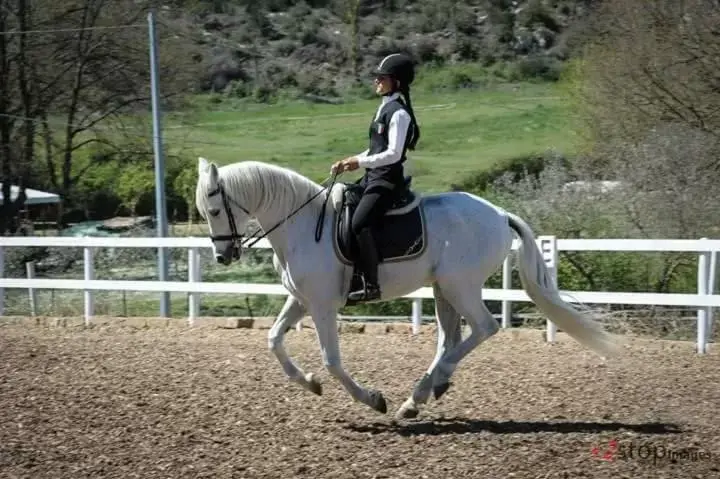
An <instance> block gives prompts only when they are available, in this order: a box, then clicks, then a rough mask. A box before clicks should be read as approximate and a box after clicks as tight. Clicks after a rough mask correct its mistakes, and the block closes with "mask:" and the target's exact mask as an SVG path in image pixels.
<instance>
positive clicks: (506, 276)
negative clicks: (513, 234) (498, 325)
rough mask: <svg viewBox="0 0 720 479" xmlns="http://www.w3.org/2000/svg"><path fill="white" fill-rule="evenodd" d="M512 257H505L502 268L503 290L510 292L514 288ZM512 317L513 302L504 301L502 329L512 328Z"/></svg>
mask: <svg viewBox="0 0 720 479" xmlns="http://www.w3.org/2000/svg"><path fill="white" fill-rule="evenodd" d="M511 257H512V255H508V256H506V257H505V261H503V267H502V289H503V290H508V289H510V288H512V265H511V264H510V258H511ZM511 316H512V301H508V300H506V299H505V300H503V302H502V328H503V329H507V328H509V327H510V319H511Z"/></svg>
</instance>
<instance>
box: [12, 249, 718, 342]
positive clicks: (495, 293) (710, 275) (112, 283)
mask: <svg viewBox="0 0 720 479" xmlns="http://www.w3.org/2000/svg"><path fill="white" fill-rule="evenodd" d="M518 246H519V242H518V241H517V240H515V241H513V246H512V248H513V250H515V249H517V248H518ZM537 246H538V248H539V250H540V252H541V253H542V255H543V258H544V260H545V263H546V265H547V266H548V268H549V269H550V272H551V274H552V275H553V277H554V279H555V281H556V282H557V262H558V252H559V251H596V252H597V251H618V252H687V253H698V282H697V283H698V288H697V294H679V293H670V294H665V293H628V292H619V291H618V292H608V291H599V292H596V291H565V290H561V296H562V297H563V299H565V300H566V301H568V302H570V303H590V304H635V305H640V304H646V305H658V306H660V305H662V306H690V307H698V310H697V352H698V354H704V353H706V352H707V341H708V338H709V337H710V331H711V328H712V317H713V308H714V307H720V295H715V294H713V293H714V288H715V277H716V264H717V253H718V251H720V240H709V239H705V238H703V239H699V240H677V239H658V240H647V239H640V240H637V239H557V238H556V237H554V236H540V237H539V238H538V240H537ZM10 247H67V248H83V253H84V254H83V259H84V261H83V269H84V275H83V279H36V278H27V279H25V278H6V277H5V274H4V252H5V249H6V248H10ZM211 247H212V244H211V242H210V240H209V239H208V238H200V237H178V238H155V237H148V238H117V237H84V238H77V237H0V316H2V315H3V305H4V288H19V289H28V290H30V291H32V290H34V289H62V290H82V291H84V313H85V322H86V323H88V324H89V322H90V321H91V319H92V317H93V314H94V311H93V310H94V303H93V292H94V291H144V292H178V293H189V297H188V322H189V323H190V324H192V323H193V321H194V319H195V318H197V316H198V314H199V309H200V294H220V293H226V294H264V295H287V294H288V291H287V290H286V289H285V288H284V287H283V286H282V285H279V284H262V283H226V282H202V281H201V277H200V254H199V252H200V250H201V249H205V248H211ZM98 248H183V249H187V250H188V280H187V282H184V281H135V280H96V279H95V268H94V261H93V256H94V251H95V250H97V249H98ZM253 248H259V249H267V248H270V244H269V243H268V242H267V240H261V241H259V242H258V243H257V244H255V245H254V246H253ZM511 261H512V258H511V257H508V258H507V259H506V260H505V262H504V264H503V268H502V286H503V287H502V288H501V289H493V288H484V289H483V291H482V294H483V298H484V299H486V300H495V301H501V302H502V314H501V318H502V319H501V322H502V327H503V328H507V327H509V325H510V311H511V309H510V307H511V303H512V302H514V301H522V302H527V301H530V298H529V297H528V296H527V294H526V293H525V292H524V291H522V290H516V289H511V282H510V279H511V271H512V270H511ZM31 296H32V295H31ZM404 298H408V299H412V300H413V308H412V311H413V312H412V322H413V326H414V330H415V331H417V328H418V327H419V325H420V322H421V319H422V318H421V312H422V308H421V301H422V300H423V299H432V298H433V294H432V288H429V287H422V288H419V289H417V290H416V291H413V292H412V293H410V294H407V295H405V296H404ZM546 327H547V333H546V338H547V340H548V341H554V339H555V333H556V326H555V325H554V324H553V323H552V322H551V321H547V325H546Z"/></svg>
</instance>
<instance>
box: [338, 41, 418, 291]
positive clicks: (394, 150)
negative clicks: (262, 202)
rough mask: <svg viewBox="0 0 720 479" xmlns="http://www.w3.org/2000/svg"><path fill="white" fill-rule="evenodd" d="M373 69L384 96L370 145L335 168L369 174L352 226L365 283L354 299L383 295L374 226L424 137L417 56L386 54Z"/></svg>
mask: <svg viewBox="0 0 720 479" xmlns="http://www.w3.org/2000/svg"><path fill="white" fill-rule="evenodd" d="M373 74H374V76H375V92H376V93H377V94H378V95H381V96H382V97H383V98H382V102H381V104H380V107H379V108H378V110H377V113H376V114H375V118H374V119H373V121H372V122H371V124H370V147H369V148H368V149H367V150H365V151H364V152H362V153H360V154H359V155H356V156H351V157H349V158H346V159H344V160H340V161H338V162H336V163H335V164H333V166H332V170H331V171H332V172H335V171H337V172H338V174H340V173H342V172H344V171H353V170H356V169H358V168H360V167H363V168H365V174H364V175H363V177H362V178H361V179H360V180H359V182H358V183H359V184H360V185H361V186H363V187H364V191H363V195H362V198H361V199H360V203H359V204H358V206H357V209H356V210H355V214H354V215H353V220H352V225H351V228H352V232H353V234H354V235H355V237H356V238H357V243H358V246H359V247H360V259H361V260H360V262H359V266H360V269H361V270H362V272H363V274H364V280H365V287H364V289H361V290H359V291H352V292H351V293H350V294H349V295H348V298H349V299H351V300H353V301H357V300H361V301H362V300H365V301H369V300H376V299H380V297H381V293H380V285H379V284H378V275H377V269H378V263H379V258H378V253H377V249H376V247H375V238H374V237H373V235H372V230H371V227H372V226H373V225H374V224H376V223H377V221H379V220H380V219H381V218H382V216H383V215H384V214H385V212H386V211H387V210H388V209H389V208H390V207H391V206H392V204H393V202H394V200H395V199H396V198H397V197H398V195H399V194H400V193H402V190H403V188H404V187H405V186H404V180H405V175H404V171H403V163H404V162H405V160H406V159H407V158H406V156H405V152H406V151H407V150H413V149H415V144H416V143H417V141H418V139H419V138H420V129H419V127H418V125H417V121H416V120H415V114H414V112H413V109H412V103H411V100H410V84H411V83H412V82H413V80H414V79H415V67H414V65H413V62H412V60H411V59H410V58H409V57H408V56H407V55H404V54H402V53H393V54H392V55H388V56H386V57H385V58H383V59H382V61H381V62H380V64H379V65H378V66H377V68H376V69H375V70H374V71H373ZM400 94H402V97H403V98H404V101H403V99H402V98H401V97H400Z"/></svg>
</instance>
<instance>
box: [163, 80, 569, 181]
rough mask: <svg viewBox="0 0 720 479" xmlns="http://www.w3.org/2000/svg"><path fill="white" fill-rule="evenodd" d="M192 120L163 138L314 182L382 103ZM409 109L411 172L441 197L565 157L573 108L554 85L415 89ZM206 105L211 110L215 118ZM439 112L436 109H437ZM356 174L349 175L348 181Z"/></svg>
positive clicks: (181, 121)
mask: <svg viewBox="0 0 720 479" xmlns="http://www.w3.org/2000/svg"><path fill="white" fill-rule="evenodd" d="M196 104H198V105H200V106H199V107H198V108H196V110H195V112H194V113H192V114H188V113H183V114H176V115H169V116H168V117H167V119H166V121H165V132H164V135H165V138H166V141H167V142H168V143H169V144H170V145H172V147H173V148H182V149H183V151H184V152H185V153H186V154H187V155H192V156H194V157H196V156H204V157H206V158H208V159H210V160H212V161H215V162H217V163H219V164H227V163H232V162H236V161H242V160H251V159H252V160H259V161H265V162H271V163H276V164H280V165H283V166H287V167H290V168H293V169H294V170H296V171H298V172H300V173H301V174H304V175H306V176H308V177H310V178H311V179H314V180H315V181H322V180H323V179H325V178H327V176H328V175H329V169H330V165H331V164H332V162H334V161H336V160H338V159H341V158H345V157H347V156H350V155H353V154H355V153H359V152H361V151H363V150H364V149H365V148H366V147H367V130H368V126H369V122H370V119H371V118H372V115H373V114H374V112H375V109H376V108H377V105H378V99H377V98H373V99H371V100H356V101H353V102H350V103H345V104H342V105H327V104H310V103H306V102H300V101H296V102H283V103H278V104H271V105H258V104H251V103H243V102H241V101H227V102H221V103H218V104H213V100H212V99H211V98H210V97H207V96H206V97H201V98H198V99H196ZM413 104H414V106H415V109H416V113H417V117H418V119H419V122H420V125H421V129H422V137H421V140H420V143H419V145H418V149H417V150H416V151H415V152H410V155H409V156H410V162H409V165H408V172H409V173H410V174H412V175H413V177H414V185H415V187H416V188H418V189H419V190H422V191H425V192H434V191H445V190H448V189H449V188H450V185H451V184H452V183H454V182H459V181H460V180H461V179H462V177H463V176H465V175H466V174H467V173H469V172H473V171H478V170H484V169H486V168H488V167H489V166H491V165H492V164H494V163H495V162H497V161H500V160H504V159H507V158H514V157H521V156H526V155H527V156H530V155H533V154H537V153H542V152H543V151H545V150H547V149H549V148H554V149H557V150H560V151H562V152H564V153H565V154H567V155H571V154H572V153H573V151H574V149H575V137H574V135H572V134H571V133H570V131H571V128H570V127H571V125H570V120H569V115H568V113H569V107H568V105H567V104H566V102H564V101H563V99H562V98H561V97H560V96H559V94H558V91H556V87H554V86H553V85H552V84H521V85H517V86H516V87H515V88H514V89H513V88H510V87H508V86H507V85H505V86H502V87H500V88H478V89H473V90H464V91H458V92H454V93H453V92H449V93H433V92H430V91H423V90H419V91H418V92H416V93H415V94H414V97H413ZM211 105H212V106H214V108H215V111H213V110H211V108H210V107H211ZM438 105H442V106H440V107H438ZM360 174H361V172H353V173H350V174H346V176H345V177H344V179H347V180H354V179H355V178H357V177H359V175H360Z"/></svg>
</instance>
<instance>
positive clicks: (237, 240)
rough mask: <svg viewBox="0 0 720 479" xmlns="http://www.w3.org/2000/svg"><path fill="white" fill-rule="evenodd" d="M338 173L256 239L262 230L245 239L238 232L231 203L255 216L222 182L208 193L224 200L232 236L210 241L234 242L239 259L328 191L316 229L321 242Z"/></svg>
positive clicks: (317, 237) (218, 236)
mask: <svg viewBox="0 0 720 479" xmlns="http://www.w3.org/2000/svg"><path fill="white" fill-rule="evenodd" d="M337 175H338V174H337V172H335V173H333V175H332V181H331V182H330V185H329V186H324V187H323V188H322V189H321V190H320V191H318V192H317V193H316V194H314V195H313V196H311V197H310V199H308V200H307V201H306V202H305V203H303V204H301V205H300V206H298V207H297V208H296V209H295V211H293V212H292V213H290V214H289V215H287V216H286V217H285V218H284V219H282V220H280V222H279V223H278V224H276V225H275V226H273V227H272V228H270V229H269V230H267V231H266V232H265V233H263V234H262V235H261V236H258V237H255V235H256V234H257V233H258V232H259V231H260V230H261V229H262V228H260V229H258V230H256V231H255V232H253V234H252V235H251V236H250V237H245V235H244V234H241V233H240V232H238V229H237V224H236V223H235V216H233V214H232V210H231V209H230V202H232V203H233V204H234V205H235V206H237V207H238V208H240V209H241V210H242V211H243V213H245V214H247V215H248V216H250V217H252V216H253V215H252V214H251V213H250V211H248V209H247V208H245V207H244V206H243V205H241V204H240V203H238V202H237V201H236V200H235V199H234V198H231V197H229V196H228V195H227V193H225V188H223V186H222V182H220V183H219V184H218V187H217V189H215V190H213V191H211V192H210V193H208V198H212V197H213V196H215V195H217V194H219V195H220V196H221V198H222V203H223V208H224V209H225V214H226V215H227V217H228V225H229V226H230V234H227V235H211V236H210V239H211V240H212V241H232V243H233V251H234V253H235V254H236V255H237V257H239V256H240V254H239V252H240V248H243V247H245V248H250V247H252V246H254V245H255V244H256V243H257V242H258V241H260V240H261V239H263V238H264V237H266V236H267V235H269V234H270V233H272V232H273V231H274V230H275V229H276V228H277V227H278V226H280V225H281V224H283V223H285V222H286V221H287V220H288V219H290V218H291V217H292V216H293V215H294V214H295V213H297V212H298V211H300V210H301V209H302V208H303V207H304V206H305V205H307V204H308V203H310V202H311V201H312V200H314V199H315V198H317V197H318V196H319V195H320V194H321V193H322V192H323V191H325V190H327V191H328V195H327V196H326V197H325V201H324V202H323V207H322V211H321V212H320V217H319V218H318V223H317V226H316V227H315V241H316V242H319V241H320V238H321V237H322V229H323V228H322V226H323V220H324V219H325V209H326V207H327V202H328V199H330V194H329V191H330V190H332V187H333V185H334V184H335V180H336V179H337ZM253 238H254V241H252V242H251V243H247V244H243V243H246V242H248V241H250V240H251V239H253Z"/></svg>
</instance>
